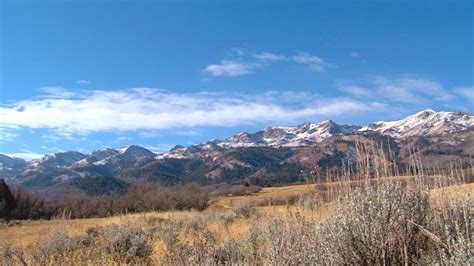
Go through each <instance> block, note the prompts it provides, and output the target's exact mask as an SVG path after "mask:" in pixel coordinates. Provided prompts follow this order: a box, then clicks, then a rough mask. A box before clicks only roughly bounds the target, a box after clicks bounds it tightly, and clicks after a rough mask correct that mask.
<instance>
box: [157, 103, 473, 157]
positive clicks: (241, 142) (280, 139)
mask: <svg viewBox="0 0 474 266" xmlns="http://www.w3.org/2000/svg"><path fill="white" fill-rule="evenodd" d="M473 127H474V118H473V116H472V115H470V114H465V113H461V112H435V111H433V110H431V109H427V110H424V111H421V112H419V113H416V114H414V115H411V116H408V117H407V118H405V119H402V120H399V121H392V122H384V121H380V122H376V123H373V124H369V125H367V126H364V127H361V126H349V125H339V124H337V123H335V122H334V121H331V120H326V121H322V122H319V123H305V124H301V125H298V126H296V127H285V126H272V127H267V128H265V129H264V130H262V131H258V132H255V133H247V132H240V133H238V134H236V135H234V136H232V137H230V138H228V139H226V140H213V141H210V142H207V143H199V144H194V145H191V146H189V147H182V146H177V147H175V148H173V149H171V150H170V151H169V152H166V153H162V154H159V155H158V156H157V157H156V158H157V159H162V158H186V157H188V156H191V155H193V154H198V153H200V152H203V151H207V150H213V149H214V150H215V149H218V148H223V149H229V148H243V147H301V146H308V145H312V144H315V143H319V142H322V141H324V140H326V139H328V138H330V137H331V136H334V135H339V134H351V133H357V132H361V133H363V132H367V131H376V132H379V133H382V134H387V135H390V136H392V137H395V138H405V137H409V136H436V135H444V134H448V133H452V132H459V131H464V130H467V129H471V128H473Z"/></svg>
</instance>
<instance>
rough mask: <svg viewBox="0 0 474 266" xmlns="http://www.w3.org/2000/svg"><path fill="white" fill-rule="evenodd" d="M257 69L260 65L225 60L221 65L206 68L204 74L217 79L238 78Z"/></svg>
mask: <svg viewBox="0 0 474 266" xmlns="http://www.w3.org/2000/svg"><path fill="white" fill-rule="evenodd" d="M257 67H258V65H256V64H248V63H242V62H238V61H232V60H223V61H222V62H221V63H220V64H214V65H208V66H206V68H205V69H204V72H206V73H208V74H210V75H212V76H216V77H219V76H229V77H236V76H242V75H247V74H250V73H252V71H253V70H254V69H255V68H257Z"/></svg>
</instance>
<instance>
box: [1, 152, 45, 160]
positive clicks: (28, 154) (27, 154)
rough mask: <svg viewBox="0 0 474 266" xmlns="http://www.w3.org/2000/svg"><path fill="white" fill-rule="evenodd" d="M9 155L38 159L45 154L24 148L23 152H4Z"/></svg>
mask: <svg viewBox="0 0 474 266" xmlns="http://www.w3.org/2000/svg"><path fill="white" fill-rule="evenodd" d="M4 154H5V155H6V156H8V157H12V158H21V159H25V160H33V159H38V158H41V157H43V156H44V154H39V153H34V152H31V151H27V150H24V151H22V152H13V153H4Z"/></svg>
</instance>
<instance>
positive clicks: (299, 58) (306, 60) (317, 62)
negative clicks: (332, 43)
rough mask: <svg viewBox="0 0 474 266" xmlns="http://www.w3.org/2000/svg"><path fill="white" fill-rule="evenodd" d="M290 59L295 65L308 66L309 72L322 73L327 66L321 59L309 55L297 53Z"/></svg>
mask: <svg viewBox="0 0 474 266" xmlns="http://www.w3.org/2000/svg"><path fill="white" fill-rule="evenodd" d="M291 58H292V60H293V61H294V62H296V63H299V64H305V65H308V66H309V67H310V69H311V70H313V71H316V72H322V71H324V70H325V69H326V66H327V64H326V63H325V62H324V60H323V59H322V58H320V57H317V56H315V55H312V54H309V53H299V54H297V55H295V56H293V57H291Z"/></svg>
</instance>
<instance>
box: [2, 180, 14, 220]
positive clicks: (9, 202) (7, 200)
mask: <svg viewBox="0 0 474 266" xmlns="http://www.w3.org/2000/svg"><path fill="white" fill-rule="evenodd" d="M14 208H15V198H13V195H12V192H11V191H10V188H8V185H7V183H5V181H4V180H3V179H0V219H6V218H8V216H9V214H10V212H11V211H12V210H13V209H14Z"/></svg>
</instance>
